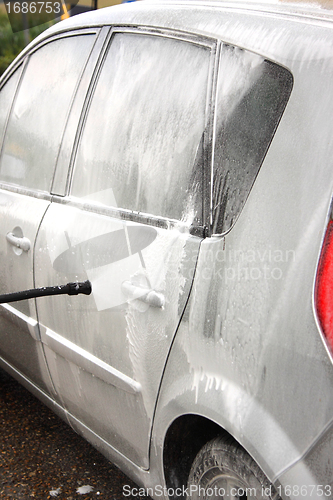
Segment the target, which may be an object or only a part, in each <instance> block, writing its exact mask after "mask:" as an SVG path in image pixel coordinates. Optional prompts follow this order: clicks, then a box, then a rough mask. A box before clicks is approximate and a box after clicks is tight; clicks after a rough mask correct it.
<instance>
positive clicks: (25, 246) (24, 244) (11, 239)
mask: <svg viewBox="0 0 333 500" xmlns="http://www.w3.org/2000/svg"><path fill="white" fill-rule="evenodd" d="M6 239H7V241H8V243H10V244H11V245H12V246H13V247H17V248H20V249H21V250H23V251H24V252H28V250H30V247H31V243H30V240H28V238H26V237H25V236H22V237H19V236H14V235H13V233H8V234H7V235H6Z"/></svg>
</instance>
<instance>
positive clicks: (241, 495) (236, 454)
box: [187, 438, 280, 500]
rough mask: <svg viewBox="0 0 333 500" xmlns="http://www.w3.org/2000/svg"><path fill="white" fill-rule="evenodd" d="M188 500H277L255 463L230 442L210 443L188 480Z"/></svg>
mask: <svg viewBox="0 0 333 500" xmlns="http://www.w3.org/2000/svg"><path fill="white" fill-rule="evenodd" d="M187 491H188V499H189V500H280V497H279V495H278V494H277V492H276V490H275V488H274V486H273V485H272V484H271V483H270V482H269V480H268V479H267V478H266V476H265V475H264V474H263V472H262V471H261V469H260V468H259V467H258V465H257V464H256V462H255V461H254V460H253V459H252V458H251V457H250V455H249V454H248V453H247V452H246V451H245V450H244V449H243V448H242V447H241V446H240V445H239V444H238V443H237V442H236V441H235V440H234V439H232V438H215V439H213V440H212V441H209V443H207V444H206V445H205V446H204V447H203V448H202V449H201V450H200V451H199V453H198V455H197V456H196V458H195V460H194V462H193V465H192V468H191V471H190V474H189V478H188V490H187Z"/></svg>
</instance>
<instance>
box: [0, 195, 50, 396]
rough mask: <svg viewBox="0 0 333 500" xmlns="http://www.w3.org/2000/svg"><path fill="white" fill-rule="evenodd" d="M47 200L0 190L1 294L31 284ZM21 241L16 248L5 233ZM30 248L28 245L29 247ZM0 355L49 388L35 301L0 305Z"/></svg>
mask: <svg viewBox="0 0 333 500" xmlns="http://www.w3.org/2000/svg"><path fill="white" fill-rule="evenodd" d="M49 203H50V201H47V200H43V199H38V198H35V197H31V196H26V195H23V194H19V193H10V192H8V191H6V190H1V191H0V232H1V250H0V252H1V262H2V266H1V293H11V292H14V291H16V290H26V289H30V288H33V287H34V280H33V252H32V249H33V245H34V241H35V238H36V234H37V231H38V227H39V224H40V221H41V219H42V217H43V216H44V213H45V211H46V210H47V207H48V206H49ZM10 233H11V234H13V235H14V237H17V238H18V241H19V240H22V239H23V238H25V241H26V243H27V247H25V249H22V248H19V247H17V246H16V245H15V242H11V241H10V240H9V239H8V236H7V235H8V234H10ZM28 247H29V248H28ZM0 336H1V340H0V355H1V356H3V357H4V358H5V359H7V360H8V361H9V362H10V363H12V364H13V365H14V366H16V367H17V368H18V369H19V370H20V371H21V372H22V373H25V374H26V375H27V376H28V377H29V378H30V379H31V380H32V381H33V382H35V383H36V384H37V385H39V386H40V387H41V388H42V389H44V390H47V391H50V389H51V388H52V385H51V381H50V378H49V374H48V370H47V366H46V363H45V359H44V354H43V350H42V346H41V343H40V336H39V328H38V320H37V313H36V308H35V302H34V301H28V300H25V301H22V302H16V303H14V304H0Z"/></svg>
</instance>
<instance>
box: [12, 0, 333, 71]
mask: <svg viewBox="0 0 333 500" xmlns="http://www.w3.org/2000/svg"><path fill="white" fill-rule="evenodd" d="M330 7H332V9H330ZM254 20H256V22H257V30H258V35H256V34H255V33H254V32H255V30H254V29H253V28H252V25H251V23H252V22H254ZM277 21H279V22H280V24H278V23H277ZM290 21H295V23H292V24H293V28H292V29H294V26H296V24H297V25H298V28H297V29H298V30H299V27H300V26H301V27H302V26H305V25H307V26H308V27H310V28H311V29H312V28H313V27H316V26H322V27H325V28H329V32H331V29H332V28H333V0H318V1H317V2H313V3H312V2H311V3H310V2H309V1H308V2H307V1H305V2H290V1H289V0H283V1H278V0H266V1H258V0H246V1H244V0H139V1H136V2H128V3H124V4H120V5H115V6H112V7H106V8H103V9H98V10H95V11H90V12H86V13H83V14H79V15H76V16H73V17H70V18H68V19H66V20H64V21H61V22H59V23H57V24H55V25H53V26H52V27H51V28H49V29H47V30H46V31H44V32H43V33H42V34H41V35H39V36H38V37H37V38H35V39H34V40H33V41H32V42H31V43H30V44H29V45H28V46H27V47H26V48H25V49H24V50H23V51H22V53H21V55H20V59H21V58H22V57H24V56H25V54H26V53H27V52H28V51H29V50H30V49H31V48H32V47H33V46H35V45H36V44H38V43H40V42H41V41H43V40H46V39H47V38H49V37H50V36H54V35H56V34H58V33H63V32H68V31H71V30H77V29H83V28H89V27H91V28H97V27H102V26H109V25H115V26H128V27H131V26H135V27H136V26H139V27H149V28H156V29H159V28H160V29H169V30H175V31H183V32H187V33H194V34H199V35H200V34H201V35H203V36H205V37H211V38H215V39H223V41H225V42H227V43H228V42H229V43H231V44H235V45H241V46H243V48H248V49H249V50H254V51H259V52H261V51H262V54H263V55H265V54H266V56H267V57H268V58H272V59H274V60H276V61H277V62H278V61H279V59H280V60H281V61H282V59H283V58H284V56H283V57H282V53H283V51H284V52H285V48H284V49H283V48H279V44H278V39H279V37H280V35H281V33H282V31H284V30H285V28H286V26H287V25H288V26H289V32H290V31H291V30H290V26H291V25H290ZM240 22H241V24H242V25H241V24H240ZM288 22H289V23H288ZM281 23H282V24H281ZM245 25H247V30H248V31H247V32H246V30H244V26H245ZM260 29H264V30H265V37H262V38H263V39H264V38H265V39H266V40H267V39H270V40H269V41H268V42H267V43H266V42H265V43H266V45H268V43H270V45H271V46H270V48H269V50H267V51H265V47H264V46H263V44H264V42H262V41H261V42H260V43H259V42H258V39H259V37H260V34H259V30H260ZM286 29H287V28H286ZM250 32H251V33H250ZM249 33H250V37H251V38H253V37H256V38H257V41H256V42H255V43H253V40H252V41H251V42H249ZM268 33H269V36H267V34H268ZM293 36H294V38H295V36H296V33H295V32H294V33H293ZM314 36H315V37H316V35H314ZM332 38H333V33H332V35H331V34H329V37H328V40H329V42H328V43H329V45H330V44H331V40H332ZM251 43H252V46H251ZM273 45H274V48H273V49H272V47H273ZM300 45H301V42H300ZM303 45H304V43H303ZM295 50H296V47H295ZM325 50H326V52H327V49H325ZM288 57H289V56H288ZM8 71H10V68H8V70H7V71H6V72H5V75H6V74H7V72H8ZM5 75H4V76H5Z"/></svg>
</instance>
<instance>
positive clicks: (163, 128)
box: [72, 33, 211, 224]
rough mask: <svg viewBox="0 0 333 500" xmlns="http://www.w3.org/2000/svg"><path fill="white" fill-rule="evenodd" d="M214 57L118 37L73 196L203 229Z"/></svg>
mask: <svg viewBox="0 0 333 500" xmlns="http://www.w3.org/2000/svg"><path fill="white" fill-rule="evenodd" d="M210 56H211V52H210V49H209V48H207V47H206V46H203V45H199V44H195V43H189V42H187V41H184V40H180V39H175V38H167V37H163V36H156V35H149V34H135V33H116V34H115V35H114V36H113V39H112V42H111V45H110V49H109V51H108V54H107V56H106V59H105V61H104V65H103V68H102V70H101V75H100V78H99V80H98V82H97V85H96V88H95V91H94V94H93V97H92V102H91V105H90V109H89V112H88V116H87V118H86V123H85V126H84V130H83V133H82V136H81V139H80V142H79V147H78V152H77V158H76V164H75V170H74V177H73V183H72V194H73V196H75V197H79V198H86V197H88V198H89V199H90V200H95V201H97V202H101V203H103V204H106V205H108V206H111V207H119V208H122V209H125V210H129V211H133V212H137V213H144V214H151V215H154V216H157V217H164V218H168V219H176V220H182V219H191V222H192V221H195V223H197V224H200V223H201V221H202V175H203V173H202V165H201V166H198V158H199V157H200V151H201V148H200V145H201V144H202V138H203V134H204V130H205V124H206V107H207V95H208V86H209V85H208V76H209V67H210Z"/></svg>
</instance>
